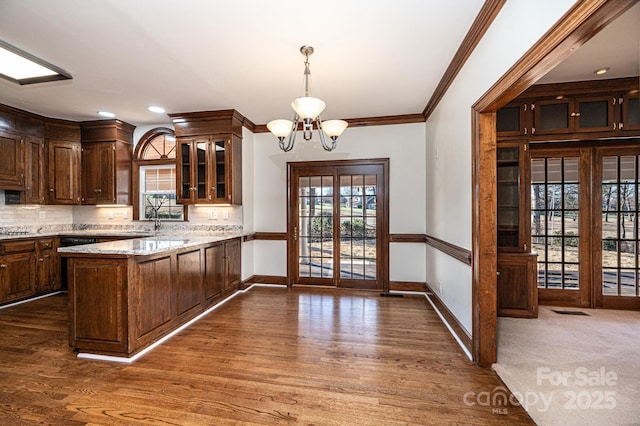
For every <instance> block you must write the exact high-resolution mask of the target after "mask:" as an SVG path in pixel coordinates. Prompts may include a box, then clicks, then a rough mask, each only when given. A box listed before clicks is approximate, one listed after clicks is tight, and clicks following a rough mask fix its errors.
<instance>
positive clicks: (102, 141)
mask: <svg viewBox="0 0 640 426" xmlns="http://www.w3.org/2000/svg"><path fill="white" fill-rule="evenodd" d="M80 127H81V129H82V173H81V174H82V182H81V186H82V204H127V205H128V204H131V170H132V162H131V161H132V157H133V150H132V142H133V130H134V129H135V127H134V126H132V125H130V124H128V123H125V122H123V121H120V120H97V121H84V122H82V123H80Z"/></svg>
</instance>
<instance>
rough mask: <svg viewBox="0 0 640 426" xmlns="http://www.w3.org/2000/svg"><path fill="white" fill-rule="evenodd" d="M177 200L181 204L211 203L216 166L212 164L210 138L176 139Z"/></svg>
mask: <svg viewBox="0 0 640 426" xmlns="http://www.w3.org/2000/svg"><path fill="white" fill-rule="evenodd" d="M176 143H177V147H178V151H177V152H178V155H177V162H178V164H177V167H176V169H177V174H176V177H177V182H178V193H177V200H178V203H181V204H194V203H210V202H211V200H212V195H211V191H210V188H211V186H212V185H214V182H215V180H214V178H213V177H214V175H215V165H212V164H211V150H212V147H211V141H210V139H209V138H208V137H200V138H184V137H180V138H176Z"/></svg>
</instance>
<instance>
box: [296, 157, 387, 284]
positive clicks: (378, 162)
mask: <svg viewBox="0 0 640 426" xmlns="http://www.w3.org/2000/svg"><path fill="white" fill-rule="evenodd" d="M359 166H381V167H382V182H380V184H381V186H382V188H381V192H379V193H378V194H377V196H378V200H381V201H382V205H383V208H382V214H381V216H382V217H381V219H378V221H377V226H378V229H379V230H380V241H378V243H377V251H378V256H377V260H378V264H379V267H378V270H377V276H378V277H379V279H380V280H381V281H382V283H381V286H382V289H383V291H384V292H388V291H389V159H388V158H372V159H356V160H334V161H331V160H329V161H300V162H287V281H288V283H287V284H288V286H289V287H291V286H292V285H293V284H294V283H293V280H294V275H295V273H294V272H295V271H294V266H295V264H296V263H297V261H298V258H297V256H298V253H297V242H296V241H294V240H293V235H294V229H293V228H294V227H295V226H297V223H294V219H295V218H296V211H297V206H294V205H293V200H294V199H295V194H294V193H293V189H294V182H293V176H294V172H295V170H298V169H307V170H311V171H313V170H314V169H318V170H321V169H327V168H332V167H334V168H347V167H359ZM349 173H350V172H349ZM303 281H304V280H303ZM303 283H304V282H301V283H300V284H303Z"/></svg>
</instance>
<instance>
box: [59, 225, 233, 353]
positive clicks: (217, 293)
mask: <svg viewBox="0 0 640 426" xmlns="http://www.w3.org/2000/svg"><path fill="white" fill-rule="evenodd" d="M240 254H241V253H240V239H239V238H237V239H231V240H226V241H221V242H215V243H208V244H203V245H201V246H197V247H194V248H189V249H182V250H177V251H171V252H164V253H158V254H154V255H149V256H124V255H109V256H105V255H100V254H80V253H77V254H75V253H74V254H71V253H66V254H63V255H64V256H65V257H67V264H68V269H69V272H68V273H69V309H70V318H71V324H70V326H69V327H70V328H69V330H70V338H69V340H70V345H71V346H72V347H74V348H76V349H78V350H80V352H89V353H97V354H105V355H115V356H125V357H129V356H132V355H135V354H136V353H138V352H140V351H141V350H142V349H144V348H146V347H147V346H149V345H150V344H152V343H153V342H155V341H157V340H158V339H160V338H162V337H163V336H165V335H166V334H168V333H170V332H171V331H172V330H174V329H176V328H177V327H179V326H180V325H182V324H184V323H186V322H187V321H189V320H191V319H192V318H194V317H195V316H197V315H199V314H200V313H202V312H204V311H205V310H206V309H207V308H209V307H210V306H212V305H214V304H215V303H216V302H218V301H219V300H221V299H222V298H223V297H225V296H227V295H228V294H231V293H233V292H235V291H237V290H238V288H239V284H240V274H241V272H240V266H241V260H240ZM105 257H107V258H105ZM109 257H110V258H109Z"/></svg>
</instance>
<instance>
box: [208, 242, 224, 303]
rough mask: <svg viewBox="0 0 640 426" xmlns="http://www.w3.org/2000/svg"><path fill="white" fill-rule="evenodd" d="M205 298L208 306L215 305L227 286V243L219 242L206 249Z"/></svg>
mask: <svg viewBox="0 0 640 426" xmlns="http://www.w3.org/2000/svg"><path fill="white" fill-rule="evenodd" d="M204 265H205V277H204V298H205V303H206V305H207V307H209V306H211V305H213V304H214V303H215V300H216V298H217V297H218V296H220V295H221V294H222V292H223V290H224V288H225V274H226V262H225V244H224V243H219V244H216V245H214V246H212V247H207V248H206V249H205V250H204Z"/></svg>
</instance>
